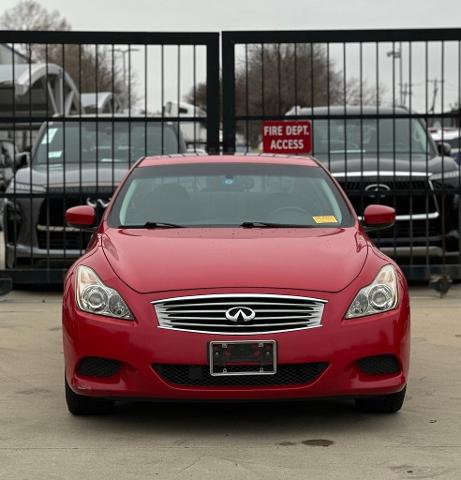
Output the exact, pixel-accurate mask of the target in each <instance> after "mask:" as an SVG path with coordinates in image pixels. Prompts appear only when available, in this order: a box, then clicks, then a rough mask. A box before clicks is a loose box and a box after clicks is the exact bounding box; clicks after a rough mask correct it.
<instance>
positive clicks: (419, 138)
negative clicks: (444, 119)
mask: <svg viewBox="0 0 461 480" xmlns="http://www.w3.org/2000/svg"><path fill="white" fill-rule="evenodd" d="M312 123H313V127H314V135H313V137H314V148H313V154H314V155H315V156H316V157H317V158H328V157H329V156H330V155H342V156H344V154H348V155H350V156H354V155H356V156H358V155H370V154H371V155H378V154H379V155H380V156H383V157H384V156H389V155H392V156H393V155H394V153H396V154H407V155H409V154H410V153H411V154H416V155H417V154H429V155H430V156H435V155H436V154H437V153H436V149H435V146H434V143H433V141H432V139H431V138H430V136H429V135H428V134H427V132H426V130H425V129H424V127H423V125H422V124H421V123H420V122H419V121H418V120H416V119H410V120H409V119H407V118H396V119H392V118H382V119H379V120H377V119H346V120H344V119H341V120H340V119H334V120H314V121H313V122H312Z"/></svg>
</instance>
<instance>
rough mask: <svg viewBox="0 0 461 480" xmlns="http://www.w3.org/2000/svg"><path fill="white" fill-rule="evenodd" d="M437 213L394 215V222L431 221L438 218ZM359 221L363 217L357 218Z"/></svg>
mask: <svg viewBox="0 0 461 480" xmlns="http://www.w3.org/2000/svg"><path fill="white" fill-rule="evenodd" d="M439 216H440V214H439V212H432V213H415V214H413V215H396V217H395V221H396V222H398V221H404V220H433V219H435V218H439ZM358 219H359V220H363V216H362V215H359V216H358Z"/></svg>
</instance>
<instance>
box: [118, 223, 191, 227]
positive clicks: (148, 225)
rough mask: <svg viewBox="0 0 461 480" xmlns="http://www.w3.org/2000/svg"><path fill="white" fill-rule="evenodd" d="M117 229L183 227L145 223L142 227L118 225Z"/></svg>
mask: <svg viewBox="0 0 461 480" xmlns="http://www.w3.org/2000/svg"><path fill="white" fill-rule="evenodd" d="M118 228H184V225H177V224H176V223H168V222H146V223H145V224H144V225H119V226H118Z"/></svg>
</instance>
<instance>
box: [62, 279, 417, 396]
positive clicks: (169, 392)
mask: <svg viewBox="0 0 461 480" xmlns="http://www.w3.org/2000/svg"><path fill="white" fill-rule="evenodd" d="M68 283H69V281H68ZM125 288H127V287H125ZM353 290H354V291H352V289H351V291H350V292H349V291H348V292H346V293H345V294H344V293H342V294H341V295H338V294H337V295H331V294H329V295H323V298H324V299H325V300H328V301H329V303H328V304H327V306H326V307H325V311H324V315H323V321H322V326H321V327H318V328H311V329H305V330H298V331H292V332H284V333H276V334H274V333H272V334H271V333H267V334H259V335H244V336H242V335H240V336H238V338H236V337H235V336H232V335H228V334H227V335H224V334H219V335H218V334H213V335H212V334H202V333H190V332H180V331H175V330H166V329H161V328H159V327H158V323H157V320H156V317H155V313H154V311H153V308H152V305H151V304H150V302H151V301H152V300H157V299H160V298H165V297H168V296H178V295H177V292H175V293H174V294H173V295H163V296H162V297H160V296H158V295H157V297H158V298H152V295H139V294H134V293H133V292H132V293H131V296H132V298H131V299H129V298H128V296H129V292H127V291H125V292H123V293H122V292H121V293H122V295H123V296H124V298H125V299H126V300H127V301H128V304H129V306H130V308H131V309H132V311H133V313H134V316H135V318H136V321H133V322H128V321H121V320H115V319H110V318H107V317H100V316H95V315H91V314H86V313H84V312H81V311H79V310H78V309H77V308H76V306H75V300H74V293H73V288H72V287H71V285H70V286H69V288H67V289H66V293H65V296H64V303H63V322H64V329H63V332H64V354H65V362H66V378H67V381H68V384H69V385H70V387H71V388H72V390H74V391H75V392H76V393H78V394H80V395H88V396H96V397H108V398H146V399H196V400H212V399H214V400H218V399H221V400H250V399H254V400H256V399H296V398H297V399H302V398H309V397H326V396H359V395H380V394H390V393H394V392H398V391H400V390H401V389H402V388H403V387H404V386H405V385H406V383H407V376H408V364H409V328H410V327H409V320H410V318H409V307H408V298H407V297H406V295H404V296H403V297H402V298H401V301H400V305H399V307H398V308H397V309H395V310H393V311H391V312H386V313H383V314H379V315H374V316H370V317H364V318H361V319H355V320H343V317H344V311H345V308H347V307H345V305H346V304H347V305H348V304H349V303H350V300H352V297H353V295H354V294H355V293H356V292H355V288H354V289H353ZM246 291H247V292H248V293H256V292H254V291H251V290H250V291H248V289H246ZM194 293H195V294H197V292H190V291H188V292H182V293H181V294H183V295H185V296H186V295H192V294H194ZM205 293H223V292H222V291H220V292H216V291H208V292H200V294H205ZM226 293H237V292H235V291H234V292H229V291H228V292H226ZM259 293H261V292H259ZM265 293H277V294H287V295H305V296H312V295H313V292H306V291H304V292H300V291H292V290H290V291H282V292H281V291H277V292H265ZM315 295H316V296H317V297H318V296H319V294H318V292H316V293H315ZM335 297H341V301H340V302H337V301H335ZM134 298H136V300H137V301H135V302H134V301H133V300H134ZM261 339H264V340H269V339H270V340H275V341H276V342H277V352H278V365H279V366H285V365H300V364H307V363H314V362H318V363H327V364H328V365H327V367H326V368H325V370H323V372H322V373H320V374H319V375H318V376H316V378H315V379H314V380H312V381H308V382H305V383H301V384H290V385H264V386H248V385H244V384H242V385H241V386H238V385H235V386H210V385H197V384H196V385H178V384H174V383H171V382H169V381H167V380H165V378H164V377H162V375H160V374H159V373H158V372H157V371H156V369H155V366H158V365H194V366H201V367H203V368H204V369H206V368H208V367H207V365H208V359H207V352H208V344H209V342H210V341H213V340H215V341H225V340H239V341H240V340H261ZM376 355H393V356H395V358H396V359H397V361H398V363H399V367H400V368H399V371H398V372H397V373H394V374H384V375H371V374H368V373H365V372H364V371H363V370H362V369H361V368H360V367H359V365H358V363H357V360H359V359H362V358H364V357H370V356H376ZM88 357H102V358H107V359H114V360H117V361H118V362H120V369H119V370H118V371H117V372H116V373H115V374H113V375H110V376H108V377H94V376H87V375H81V374H79V373H78V369H79V365H80V362H81V361H82V359H84V358H88Z"/></svg>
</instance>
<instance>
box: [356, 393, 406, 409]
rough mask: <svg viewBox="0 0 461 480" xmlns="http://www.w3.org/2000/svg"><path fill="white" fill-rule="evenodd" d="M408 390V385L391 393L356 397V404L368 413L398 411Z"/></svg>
mask: <svg viewBox="0 0 461 480" xmlns="http://www.w3.org/2000/svg"><path fill="white" fill-rule="evenodd" d="M406 390H407V387H405V388H404V389H403V390H401V391H400V392H397V393H391V394H390V395H382V396H380V397H362V398H356V399H355V405H356V406H357V408H358V409H359V410H362V411H363V412H367V413H396V412H398V411H399V410H400V409H401V408H402V405H403V402H404V401H405V392H406Z"/></svg>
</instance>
